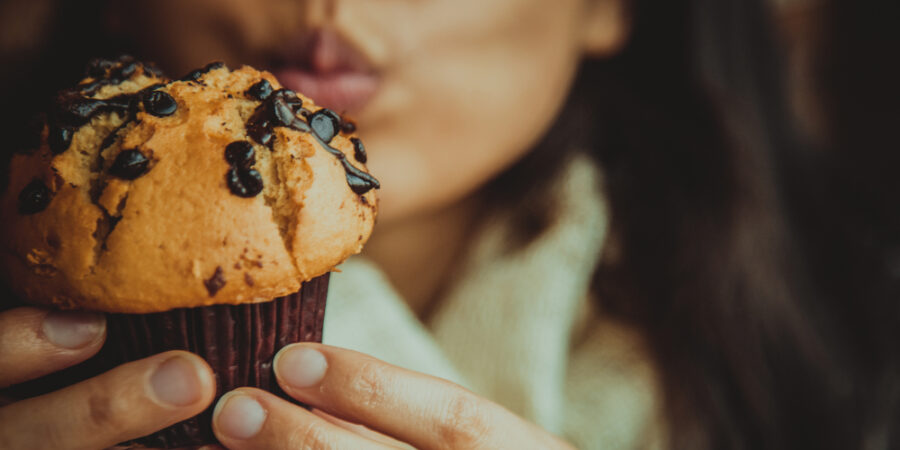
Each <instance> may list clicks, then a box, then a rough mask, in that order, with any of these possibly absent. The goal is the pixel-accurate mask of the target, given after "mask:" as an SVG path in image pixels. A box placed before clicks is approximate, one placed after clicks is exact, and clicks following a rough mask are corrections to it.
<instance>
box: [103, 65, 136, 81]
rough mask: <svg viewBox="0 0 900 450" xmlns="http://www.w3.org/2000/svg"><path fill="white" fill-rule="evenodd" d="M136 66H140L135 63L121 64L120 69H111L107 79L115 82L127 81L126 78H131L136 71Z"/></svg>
mask: <svg viewBox="0 0 900 450" xmlns="http://www.w3.org/2000/svg"><path fill="white" fill-rule="evenodd" d="M138 66H140V63H138V62H137V61H129V62H126V63H124V64H122V66H121V67H118V68H116V69H113V70H112V71H111V72H110V73H109V77H110V78H112V79H114V80H117V81H122V80H127V79H128V78H131V76H132V75H134V72H136V71H137V68H138Z"/></svg>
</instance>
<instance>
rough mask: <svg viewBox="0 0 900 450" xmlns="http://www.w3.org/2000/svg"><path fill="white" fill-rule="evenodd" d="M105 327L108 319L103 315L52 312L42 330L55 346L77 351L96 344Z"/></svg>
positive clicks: (46, 318) (48, 314)
mask: <svg viewBox="0 0 900 450" xmlns="http://www.w3.org/2000/svg"><path fill="white" fill-rule="evenodd" d="M105 326H106V319H105V318H104V317H103V315H101V314H95V313H88V312H63V311H50V312H49V313H47V315H46V316H45V317H44V323H43V325H42V329H43V332H44V336H46V337H47V340H48V341H50V342H51V343H52V344H53V345H56V346H57V347H62V348H67V349H71V350H75V349H79V348H82V347H84V346H86V345H88V344H90V343H91V342H94V340H96V339H97V336H99V335H100V333H102V332H103V329H104V327H105Z"/></svg>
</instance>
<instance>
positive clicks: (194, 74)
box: [181, 61, 225, 81]
mask: <svg viewBox="0 0 900 450" xmlns="http://www.w3.org/2000/svg"><path fill="white" fill-rule="evenodd" d="M223 67H225V63H223V62H222V61H216V62H211V63H209V64H207V65H205V66H203V67H202V68H199V69H197V70H193V71H191V72H190V73H188V74H187V75H185V76H183V77H182V78H181V81H200V78H202V77H203V75H206V73H207V72H209V71H211V70H216V69H221V68H223Z"/></svg>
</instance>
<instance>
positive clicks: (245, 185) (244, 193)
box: [225, 167, 263, 198]
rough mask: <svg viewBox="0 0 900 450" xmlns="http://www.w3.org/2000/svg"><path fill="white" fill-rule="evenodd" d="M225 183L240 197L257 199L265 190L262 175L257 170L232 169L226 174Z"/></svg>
mask: <svg viewBox="0 0 900 450" xmlns="http://www.w3.org/2000/svg"><path fill="white" fill-rule="evenodd" d="M225 183H226V184H228V189H231V193H232V194H234V195H237V196H238V197H244V198H251V197H256V196H257V195H258V194H259V193H260V192H262V189H263V180H262V175H260V174H259V172H257V171H256V170H255V169H242V168H237V167H232V168H231V169H229V170H228V172H227V173H226V174H225Z"/></svg>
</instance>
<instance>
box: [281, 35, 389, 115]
mask: <svg viewBox="0 0 900 450" xmlns="http://www.w3.org/2000/svg"><path fill="white" fill-rule="evenodd" d="M272 72H273V73H274V74H275V76H276V77H277V78H278V80H279V81H280V82H281V84H283V85H284V86H285V87H287V88H289V89H292V90H294V91H297V92H301V93H303V94H304V95H306V96H308V97H310V98H311V99H313V101H315V102H316V103H317V104H319V105H321V106H324V107H326V108H329V109H332V110H335V111H337V112H341V113H344V112H353V111H358V110H360V109H362V108H363V107H364V106H365V104H366V103H367V102H368V101H369V100H370V99H371V98H372V96H373V95H374V94H375V92H376V91H377V90H378V85H379V80H378V75H377V74H376V72H375V70H374V69H373V68H372V66H371V65H370V64H369V63H368V61H367V60H366V59H365V57H364V56H363V55H362V54H361V53H360V52H359V51H358V50H356V49H355V48H353V47H352V46H351V45H349V44H348V43H346V41H344V40H343V39H341V38H340V36H338V35H337V34H336V33H335V32H334V31H331V30H317V31H315V32H313V33H309V34H307V35H304V36H301V37H299V38H298V39H297V40H295V41H294V42H293V43H291V44H290V45H288V46H287V48H286V49H285V52H284V53H283V54H282V55H281V57H280V58H279V60H278V61H276V63H275V65H274V67H273V70H272Z"/></svg>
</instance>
